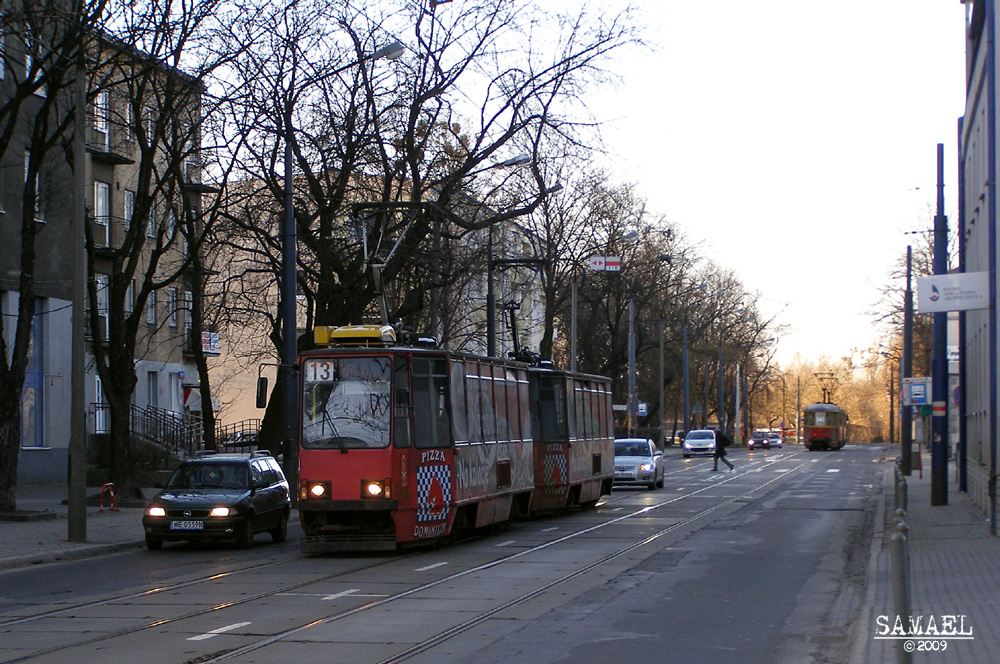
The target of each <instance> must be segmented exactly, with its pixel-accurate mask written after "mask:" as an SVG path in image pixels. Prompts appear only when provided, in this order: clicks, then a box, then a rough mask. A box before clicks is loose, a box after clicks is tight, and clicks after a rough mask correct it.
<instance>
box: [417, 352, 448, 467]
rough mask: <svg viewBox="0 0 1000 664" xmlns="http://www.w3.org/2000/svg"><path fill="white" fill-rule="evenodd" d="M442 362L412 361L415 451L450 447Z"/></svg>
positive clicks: (445, 378)
mask: <svg viewBox="0 0 1000 664" xmlns="http://www.w3.org/2000/svg"><path fill="white" fill-rule="evenodd" d="M446 372H447V363H446V362H445V360H444V358H426V357H420V358H417V357H415V358H413V428H414V431H413V438H414V443H415V444H416V446H417V447H418V448H428V447H450V446H451V443H452V441H451V427H450V425H449V423H448V374H447V373H446Z"/></svg>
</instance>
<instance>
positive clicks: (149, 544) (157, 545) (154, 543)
mask: <svg viewBox="0 0 1000 664" xmlns="http://www.w3.org/2000/svg"><path fill="white" fill-rule="evenodd" d="M146 548H147V549H149V550H150V551H159V550H160V549H162V548H163V540H161V539H157V538H155V537H150V536H149V535H146Z"/></svg>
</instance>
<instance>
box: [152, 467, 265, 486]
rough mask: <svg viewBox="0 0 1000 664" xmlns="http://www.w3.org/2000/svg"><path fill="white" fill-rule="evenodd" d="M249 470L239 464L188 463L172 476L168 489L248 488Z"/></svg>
mask: <svg viewBox="0 0 1000 664" xmlns="http://www.w3.org/2000/svg"><path fill="white" fill-rule="evenodd" d="M247 484H248V482H247V468H246V466H245V465H243V464H237V463H186V464H182V465H181V466H179V467H178V468H177V470H175V471H174V474H173V475H171V476H170V480H169V481H168V482H167V488H168V489H232V490H244V489H246V488H247Z"/></svg>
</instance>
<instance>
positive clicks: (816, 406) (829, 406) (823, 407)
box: [802, 403, 844, 413]
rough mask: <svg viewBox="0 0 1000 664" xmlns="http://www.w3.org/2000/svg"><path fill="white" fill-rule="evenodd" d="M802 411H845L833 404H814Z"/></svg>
mask: <svg viewBox="0 0 1000 664" xmlns="http://www.w3.org/2000/svg"><path fill="white" fill-rule="evenodd" d="M802 410H803V411H809V412H820V411H822V412H827V413H832V412H843V410H844V409H843V408H841V407H840V406H838V405H836V404H832V403H814V404H812V405H811V406H806V407H805V408H803V409H802Z"/></svg>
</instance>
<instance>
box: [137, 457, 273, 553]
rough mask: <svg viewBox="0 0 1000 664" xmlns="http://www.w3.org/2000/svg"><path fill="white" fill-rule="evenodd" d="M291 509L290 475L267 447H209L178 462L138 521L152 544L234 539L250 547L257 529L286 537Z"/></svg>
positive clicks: (156, 547)
mask: <svg viewBox="0 0 1000 664" xmlns="http://www.w3.org/2000/svg"><path fill="white" fill-rule="evenodd" d="M290 513H291V500H290V497H289V492H288V481H287V480H286V479H285V475H284V473H282V472H281V466H279V465H278V462H277V461H275V460H274V458H273V457H271V455H270V454H269V453H268V452H265V451H257V452H253V453H251V454H211V453H209V454H204V455H201V456H198V457H195V458H193V459H188V460H187V461H185V462H183V463H182V464H181V465H179V466H178V467H177V469H176V470H175V471H174V473H173V475H171V476H170V479H169V480H168V481H167V485H166V487H165V488H164V489H163V490H162V491H160V492H159V493H158V494H156V496H154V497H153V500H152V501H150V503H149V505H148V506H147V507H146V511H145V512H144V513H143V516H142V525H143V528H144V529H145V531H146V546H147V547H148V548H149V549H151V550H156V549H159V548H161V547H162V546H163V543H164V542H176V541H181V540H191V541H206V540H233V541H235V542H236V544H237V545H238V546H240V547H241V548H245V549H249V548H250V547H252V546H253V538H254V535H256V534H257V533H262V532H263V533H270V534H271V539H273V540H274V541H275V542H284V541H285V538H286V537H287V534H288V517H289V514H290Z"/></svg>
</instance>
